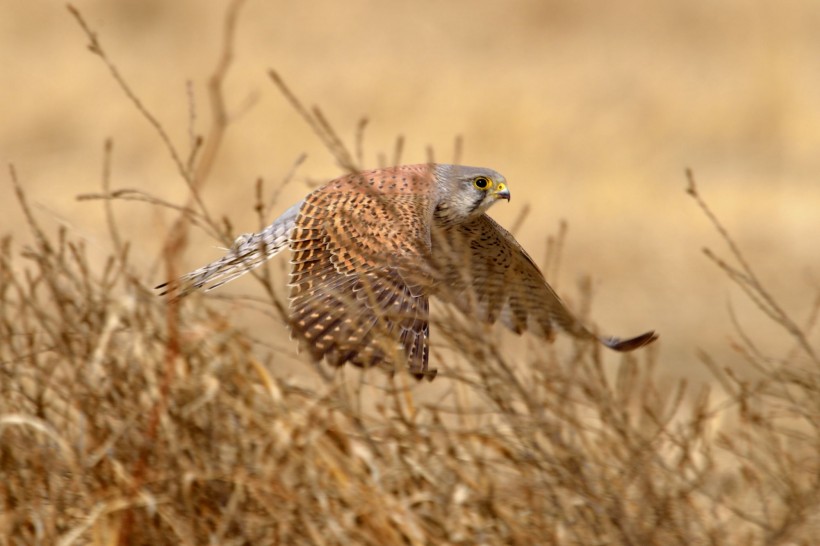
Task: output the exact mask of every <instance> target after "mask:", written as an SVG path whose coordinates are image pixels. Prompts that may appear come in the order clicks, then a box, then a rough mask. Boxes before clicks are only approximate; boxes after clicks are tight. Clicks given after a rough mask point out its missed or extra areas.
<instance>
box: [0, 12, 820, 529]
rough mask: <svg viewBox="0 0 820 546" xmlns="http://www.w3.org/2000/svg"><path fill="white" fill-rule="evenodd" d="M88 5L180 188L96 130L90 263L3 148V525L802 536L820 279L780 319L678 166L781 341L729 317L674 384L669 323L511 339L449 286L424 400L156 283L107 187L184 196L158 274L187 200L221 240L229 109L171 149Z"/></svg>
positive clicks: (327, 135)
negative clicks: (316, 361)
mask: <svg viewBox="0 0 820 546" xmlns="http://www.w3.org/2000/svg"><path fill="white" fill-rule="evenodd" d="M241 5H242V2H233V3H232V4H231V10H238V9H239V7H241ZM74 13H75V16H77V17H78V20H79V21H81V23H82V19H81V18H80V17H79V14H78V13H77V12H76V11H75V12H74ZM235 15H236V13H235V11H230V12H229V16H228V17H227V20H226V40H225V43H226V46H225V48H226V49H225V51H223V53H224V55H223V57H222V61H221V62H220V63H219V64H218V67H217V69H216V70H215V72H214V76H213V79H212V81H211V82H212V85H211V87H210V89H211V91H212V96H211V100H212V105H213V106H214V108H213V110H214V111H215V112H220V111H221V112H223V113H224V108H222V109H220V106H219V105H220V104H221V100H222V99H221V85H220V82H221V81H222V78H224V77H225V73H226V72H227V66H228V65H229V59H230V39H228V38H229V36H230V35H231V33H232V32H233V27H234V25H235ZM82 24H83V25H84V23H82ZM84 28H85V29H86V31H87V36H88V37H89V40H91V51H92V52H93V53H95V54H96V55H98V56H100V57H101V58H102V59H103V60H104V62H105V63H106V64H107V66H108V67H109V69H111V71H112V73H113V74H114V77H115V79H116V80H117V81H118V83H120V85H121V86H122V87H123V89H124V90H125V92H126V94H127V96H128V98H129V100H131V101H132V102H133V103H134V104H135V106H136V107H137V108H138V109H139V110H140V111H141V112H142V113H143V115H144V117H145V118H146V119H147V120H148V121H149V122H150V123H151V124H152V125H153V126H154V127H155V128H157V132H158V135H159V137H160V138H161V140H162V142H164V144H165V145H166V147H167V149H168V150H169V152H170V154H171V156H172V158H173V160H174V162H175V164H176V165H177V167H178V170H179V173H180V177H181V178H182V179H183V181H184V182H185V183H186V184H188V186H189V187H190V188H191V198H190V201H189V202H188V203H187V204H185V205H182V206H177V205H172V204H169V203H165V202H163V201H161V200H159V199H157V198H155V197H152V196H148V195H146V194H144V193H141V192H139V191H136V190H112V189H111V187H110V186H111V179H112V178H114V179H115V178H116V177H115V176H114V175H112V173H111V172H110V169H109V168H108V167H107V165H108V164H109V163H108V158H109V157H110V153H111V147H110V146H108V147H107V148H106V149H107V154H106V163H105V165H106V168H104V169H103V171H104V172H103V192H102V193H101V194H99V195H97V196H96V197H97V198H101V199H102V204H103V206H104V207H105V208H106V215H107V219H108V228H109V233H110V239H111V249H112V251H111V256H110V257H109V258H108V260H107V261H105V262H104V263H98V262H96V261H93V260H91V259H90V258H89V257H88V255H87V253H86V250H85V248H84V245H83V243H82V242H81V240H80V239H79V238H78V237H75V236H74V235H73V234H72V233H70V232H68V231H67V230H65V229H64V228H60V229H58V230H57V231H56V233H54V232H52V231H50V230H49V229H46V228H44V227H43V226H42V224H41V222H40V221H39V220H38V218H37V217H36V215H35V214H34V213H33V212H32V211H31V209H30V207H29V206H28V205H27V199H26V195H25V192H24V191H23V190H22V185H23V184H22V183H21V182H20V181H18V180H17V176H16V174H15V173H14V171H13V170H12V172H11V175H10V179H11V181H12V183H13V184H14V186H15V189H16V191H17V196H18V199H19V203H20V206H21V207H22V209H23V212H24V213H25V217H26V219H27V222H28V227H29V232H30V239H31V242H30V243H29V244H27V245H23V246H20V243H18V242H16V241H13V240H12V239H11V237H9V236H6V237H4V238H3V239H2V244H0V544H65V545H67V544H115V543H121V544H202V543H213V544H343V543H344V544H351V543H353V544H583V545H587V544H641V545H642V544H657V545H667V544H811V543H813V542H814V541H815V540H816V536H818V535H819V534H820V533H818V527H819V526H820V521H818V514H819V513H820V498H818V495H819V494H820V493H818V492H820V483H818V480H820V468H818V466H819V464H820V463H818V461H820V456H819V455H820V431H818V424H820V419H818V416H820V363H819V362H818V359H817V356H816V352H815V351H816V350H817V349H816V347H815V346H814V345H813V344H812V342H811V337H810V335H809V334H810V332H811V331H812V329H813V328H814V325H815V320H816V315H817V311H818V308H819V307H820V298H819V297H815V300H814V301H815V303H814V305H813V306H812V313H811V314H810V316H809V317H807V318H806V319H805V320H804V321H803V322H802V323H799V322H798V321H796V320H793V319H792V318H791V316H790V314H789V313H787V312H786V311H785V310H783V309H782V307H781V306H779V305H778V304H777V302H776V301H775V300H774V298H773V297H772V296H771V295H770V294H769V293H768V292H767V291H766V289H765V287H764V284H763V283H762V282H761V281H760V280H759V279H758V278H757V276H756V275H755V274H754V271H753V269H752V268H751V267H750V265H749V264H748V263H746V261H745V260H744V258H743V255H742V253H741V252H740V251H739V250H738V249H737V246H736V245H735V244H734V242H733V241H732V239H731V238H730V237H729V235H728V233H727V231H726V230H725V229H724V228H723V226H722V225H721V224H720V223H719V222H718V221H717V219H716V218H715V216H714V215H713V214H712V213H711V211H710V210H709V208H708V207H707V206H706V204H705V203H704V201H703V200H702V198H701V197H700V195H699V194H698V192H697V188H696V186H695V185H694V181H693V180H692V181H690V188H689V191H690V194H691V195H692V196H693V197H694V198H695V199H696V200H697V203H698V204H699V205H700V206H701V207H702V209H703V210H704V212H705V213H706V214H707V216H708V217H709V218H711V219H712V220H713V221H714V222H715V226H716V227H717V229H718V230H719V232H720V233H721V234H722V235H723V237H724V240H725V241H727V243H729V248H730V252H731V254H732V256H731V260H727V259H722V258H719V257H718V256H717V255H716V254H715V253H713V252H708V253H707V254H708V256H709V257H711V258H712V259H713V260H714V261H715V262H716V263H717V265H718V266H720V267H721V268H723V270H724V271H725V272H726V273H727V275H728V278H730V279H731V280H732V281H733V282H736V283H738V284H739V285H740V286H741V287H742V288H743V289H744V290H745V293H746V294H747V295H748V297H749V298H750V299H751V300H752V301H754V302H756V303H757V304H758V307H759V309H760V310H761V312H762V313H765V315H766V316H768V317H769V318H771V319H772V331H773V333H775V332H782V333H783V335H784V336H788V337H789V338H790V339H793V340H794V344H793V345H794V348H793V350H791V351H789V352H788V353H787V354H785V355H770V354H767V353H766V351H765V349H764V348H763V347H761V346H760V344H756V343H754V342H752V341H751V340H750V339H749V337H748V336H745V335H744V333H743V331H742V330H741V329H740V328H738V333H737V338H738V340H737V342H736V344H735V349H736V355H737V356H738V358H737V362H717V361H715V360H714V359H713V358H712V357H710V356H709V355H708V354H707V353H705V352H703V354H701V359H702V360H703V361H704V363H705V364H706V365H707V366H709V368H710V369H711V370H712V372H713V374H714V377H715V382H714V384H713V385H707V384H691V383H689V384H687V383H686V382H681V383H678V384H673V385H669V384H667V383H664V382H662V381H659V380H658V379H657V377H656V370H657V369H658V368H659V359H660V358H661V356H660V355H659V350H660V349H659V348H651V349H650V350H646V351H643V352H639V353H637V354H629V355H626V356H623V357H622V360H621V361H620V362H619V363H617V365H616V367H614V368H613V367H612V363H609V364H605V363H604V359H603V356H602V354H601V353H600V351H599V349H597V348H596V347H595V346H593V345H591V344H588V343H580V342H579V343H575V344H570V343H569V342H568V341H566V340H565V341H564V342H563V343H562V344H561V347H560V350H557V349H555V347H554V346H545V345H539V347H540V349H539V350H538V351H535V352H534V353H532V354H529V355H527V356H520V355H518V356H515V357H512V356H510V352H509V351H505V347H504V346H502V344H501V342H500V341H499V339H500V338H498V337H496V336H491V335H487V332H488V330H485V329H482V328H475V326H474V325H472V324H471V323H470V322H469V317H467V319H466V320H465V319H464V317H460V316H458V315H457V314H454V313H452V310H451V309H449V308H445V309H442V310H441V311H440V312H439V314H438V316H437V317H434V320H435V322H436V324H435V325H434V328H435V331H436V332H437V337H436V338H435V339H434V348H436V347H435V345H436V344H437V345H438V349H440V348H442V347H446V348H448V350H447V351H441V352H437V353H434V354H439V355H447V356H446V357H445V360H444V361H439V362H436V365H437V366H438V367H439V369H440V370H441V372H442V373H441V374H440V376H439V378H438V379H436V384H435V385H436V386H438V385H441V384H442V383H443V384H445V385H446V388H445V389H444V390H443V394H442V395H441V397H440V398H439V399H437V400H435V401H428V400H429V399H430V398H429V397H425V396H424V393H425V389H430V388H432V386H430V385H428V384H427V383H416V382H415V381H414V380H412V379H411V378H409V377H408V376H407V374H404V373H398V374H396V375H395V377H393V378H390V377H388V376H386V375H385V374H383V373H382V372H381V371H380V370H373V371H370V372H365V373H364V374H363V375H356V374H345V373H342V374H337V375H335V376H328V377H326V378H324V376H322V377H323V379H321V380H319V381H318V383H317V385H318V386H312V387H307V386H305V385H304V384H302V383H297V382H295V381H293V380H286V379H283V378H281V377H280V376H279V375H278V374H277V368H276V365H277V362H279V360H280V357H281V355H280V354H279V352H278V351H277V350H276V349H274V348H271V347H269V346H266V345H264V344H260V343H258V342H256V341H255V340H253V339H252V338H251V337H250V336H249V335H248V334H247V333H245V332H244V331H243V330H242V329H241V328H239V327H237V326H236V325H235V324H234V323H233V322H232V320H231V318H230V317H229V316H228V315H227V314H226V313H224V312H221V311H220V310H219V307H217V306H213V307H212V305H211V304H209V303H208V301H207V300H205V299H197V300H192V301H190V302H184V303H183V304H180V303H179V302H173V301H171V302H169V301H166V300H164V299H162V298H159V297H157V296H156V295H155V294H154V293H153V292H152V291H151V290H149V289H148V288H147V286H146V281H145V278H146V276H147V274H146V271H144V269H143V268H142V267H141V266H139V265H136V264H135V263H132V262H131V261H130V259H129V248H130V244H131V243H130V242H129V241H128V240H127V239H125V238H123V237H122V236H121V234H120V232H119V230H118V229H117V226H116V218H115V216H114V214H113V212H112V210H111V208H110V206H109V204H110V201H111V200H112V199H139V200H142V201H149V202H151V203H154V204H155V205H157V206H166V207H170V208H171V209H172V210H174V211H176V212H177V213H178V221H177V223H176V224H175V225H174V227H173V229H172V230H171V231H170V232H169V235H168V237H167V240H166V242H165V245H164V246H165V252H164V256H165V264H166V266H167V269H168V277H169V278H173V276H174V274H175V272H176V265H175V263H174V260H175V256H177V255H178V254H179V253H180V251H181V250H182V249H184V247H185V233H186V232H187V230H188V229H189V226H190V225H191V222H193V223H195V224H196V225H199V226H201V227H203V228H205V229H206V230H207V231H208V232H209V233H210V234H211V235H212V236H213V237H215V238H220V239H221V240H223V241H227V240H229V239H230V237H229V232H230V229H229V227H227V226H226V224H225V223H222V222H218V221H215V220H214V219H213V218H212V217H211V216H210V215H209V214H208V213H207V210H206V209H205V207H204V205H203V203H202V200H201V198H200V197H199V192H200V191H201V190H202V187H203V183H204V181H205V180H206V179H207V178H208V173H209V171H210V165H211V164H212V162H213V160H214V157H215V155H216V150H217V149H218V148H219V143H220V142H221V139H222V135H223V134H224V132H225V130H226V128H227V125H226V123H227V122H226V121H225V120H224V119H222V121H220V120H219V119H217V120H216V123H215V125H214V127H213V128H212V129H211V131H210V132H209V133H208V134H207V135H206V136H205V137H204V138H202V139H193V140H194V141H195V142H196V145H195V147H194V149H193V150H192V151H191V152H190V154H188V159H187V160H182V159H181V158H182V157H183V156H184V155H185V154H180V153H178V152H177V151H176V150H175V149H174V147H173V146H172V144H171V143H170V140H169V139H167V137H166V136H165V132H164V130H163V129H162V126H161V124H160V123H159V122H158V121H157V120H156V119H154V118H153V117H152V116H151V115H150V113H149V112H148V111H147V110H146V109H145V107H144V106H143V105H142V104H141V103H140V102H139V100H138V99H137V98H136V96H135V95H134V94H133V93H132V92H131V91H130V89H129V88H128V86H127V83H126V82H125V80H124V79H123V77H122V76H121V75H120V74H119V72H118V71H117V70H116V67H115V65H113V63H112V62H111V61H110V60H109V59H108V58H107V57H106V56H105V53H104V50H103V49H102V46H101V44H100V43H99V41H98V39H97V37H96V36H95V35H94V34H93V32H91V31H90V30H89V29H88V28H87V27H86V26H84ZM226 59H228V60H226ZM274 82H275V83H276V84H277V85H278V86H279V88H280V90H282V91H283V92H285V93H286V96H288V97H289V99H290V100H291V103H292V104H293V105H294V106H295V107H296V108H297V109H299V110H300V112H302V114H303V115H304V116H305V118H306V119H307V120H308V121H309V122H310V123H311V124H312V126H314V128H315V130H316V131H317V132H318V133H320V134H321V135H322V139H323V141H324V142H325V144H326V145H327V147H328V148H329V149H330V150H331V152H333V153H334V155H335V156H336V157H337V158H338V160H339V164H340V166H341V167H342V168H344V169H353V168H355V167H356V165H357V164H360V163H361V157H362V154H361V147H360V145H357V151H356V153H349V152H347V151H346V148H345V147H344V144H343V143H342V142H341V140H340V139H338V137H336V135H335V133H334V132H333V131H332V129H331V128H330V126H329V125H328V124H327V123H326V121H325V120H324V118H323V117H322V116H321V113H320V112H319V111H318V110H312V111H311V110H309V109H306V108H303V107H302V106H301V104H300V103H299V102H298V99H297V98H296V96H295V95H294V94H292V93H291V92H290V91H289V90H288V89H287V88H286V87H285V86H284V83H283V82H282V80H281V78H279V77H278V76H275V75H274ZM217 117H219V116H217ZM363 126H364V124H362V125H361V129H363ZM356 138H357V142H359V141H360V140H361V133H360V132H359V133H357V137H356ZM399 153H400V145H399V146H398V147H397V151H396V155H397V156H398V154H399ZM354 158H356V159H354ZM396 162H398V159H396ZM260 196H261V191H260ZM87 197H88V196H87ZM263 201H264V200H263V199H261V197H260V199H259V202H260V205H259V206H258V207H257V210H258V211H262V210H263V209H264V208H265V207H264V206H262V204H261V203H263ZM263 216H264V215H263V214H262V213H261V212H260V220H262V218H263ZM554 248H560V240H559V241H558V242H557V244H556V245H555V246H554ZM733 264H736V265H733ZM258 278H259V280H261V281H262V286H263V287H264V291H265V294H266V295H267V296H268V299H267V300H263V301H261V302H260V301H257V302H256V304H255V308H260V307H261V306H264V307H265V308H267V310H268V313H269V315H270V316H271V317H274V318H276V317H281V316H282V311H283V307H282V303H281V302H280V301H279V299H278V296H277V294H278V291H277V290H276V289H275V286H274V283H273V282H272V281H271V279H270V277H269V276H268V275H267V274H266V270H265V269H262V270H261V273H260V274H259V275H258ZM241 304H242V302H240V303H239V304H238V305H241ZM694 350H695V349H694V348H693V351H694ZM309 365H310V363H309V362H306V366H309ZM667 365H672V364H667ZM308 369H309V368H308ZM319 370H321V371H323V372H325V375H327V373H326V372H327V370H324V369H322V368H319Z"/></svg>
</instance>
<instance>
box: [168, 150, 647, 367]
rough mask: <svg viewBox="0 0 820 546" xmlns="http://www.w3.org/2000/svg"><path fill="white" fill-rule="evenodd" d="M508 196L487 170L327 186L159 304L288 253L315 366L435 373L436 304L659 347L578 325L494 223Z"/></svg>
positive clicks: (296, 330) (176, 286)
mask: <svg viewBox="0 0 820 546" xmlns="http://www.w3.org/2000/svg"><path fill="white" fill-rule="evenodd" d="M502 199H503V200H507V201H509V200H510V188H509V186H508V184H507V181H506V180H505V178H504V177H503V176H501V175H500V174H499V173H497V172H495V171H493V170H491V169H485V168H480V167H467V166H462V165H444V164H419V165H403V166H397V167H390V168H386V169H377V170H371V171H364V172H359V173H355V174H348V175H346V176H342V177H340V178H337V179H335V180H332V181H330V182H328V183H327V184H326V185H324V186H322V187H320V188H318V189H316V190H315V191H313V192H311V193H310V194H308V195H307V197H305V198H304V199H303V200H302V201H300V202H299V203H297V204H295V205H294V206H292V207H291V208H289V209H288V210H287V211H285V213H284V214H282V215H281V216H280V217H279V218H277V219H276V220H275V221H274V222H273V223H272V224H271V225H270V226H268V227H267V228H265V229H264V230H262V231H260V232H259V233H254V234H247V235H242V236H240V237H239V238H237V240H236V241H235V242H234V244H233V246H232V247H231V249H230V251H229V252H228V253H227V254H226V255H225V256H224V257H222V258H220V259H219V260H216V261H215V262H212V263H210V264H208V265H206V266H204V267H201V268H199V269H197V270H196V271H192V272H191V273H188V274H187V275H184V276H183V277H181V278H179V279H177V280H176V281H171V282H169V283H164V284H161V285H159V286H158V287H157V289H160V290H162V293H161V294H162V295H165V294H169V295H170V296H172V297H177V298H178V297H183V296H186V295H188V294H190V293H191V292H194V291H196V290H198V289H204V290H212V289H214V288H216V287H218V286H221V285H223V284H225V283H226V282H228V281H231V280H233V279H235V278H237V277H239V276H241V275H244V274H245V273H247V272H248V271H250V270H251V269H254V268H255V267H258V266H260V265H261V264H263V263H264V262H265V261H267V260H269V259H270V258H272V257H273V256H275V255H276V254H277V253H279V252H280V251H281V250H283V249H285V248H289V249H290V251H291V253H292V257H291V262H290V263H291V270H290V287H291V292H290V308H289V313H288V322H289V326H290V329H291V331H292V333H293V334H294V337H296V338H298V339H299V340H300V341H301V342H302V345H303V346H304V347H306V348H307V349H308V350H309V351H310V353H311V355H312V356H313V358H314V359H316V360H317V361H319V360H322V359H324V360H326V361H327V362H328V363H330V364H332V365H334V366H341V365H343V364H345V363H351V364H354V365H356V366H361V367H368V366H374V365H379V366H383V367H387V368H388V369H395V367H396V366H397V365H407V367H408V368H409V371H410V373H411V374H413V375H414V376H415V377H417V378H419V379H420V378H424V377H426V378H428V379H432V378H433V377H435V373H436V371H435V370H433V369H428V339H429V331H430V330H429V319H428V316H429V298H430V297H431V296H433V297H436V298H439V299H440V300H442V301H444V302H447V303H450V304H453V305H455V306H456V307H457V308H458V309H459V310H460V311H462V312H463V313H464V314H465V315H467V316H470V317H477V318H479V319H480V320H481V321H483V322H487V323H495V322H497V321H501V323H503V324H504V325H505V326H507V327H508V328H510V329H511V330H513V331H514V332H516V333H519V334H520V333H522V332H524V331H525V330H529V331H531V332H533V333H535V334H536V335H538V336H541V337H543V338H545V339H547V340H551V339H552V338H553V337H554V333H555V331H556V330H562V331H564V332H567V333H569V334H570V335H572V336H574V337H576V338H581V339H593V340H597V341H598V342H600V343H602V344H604V345H605V346H607V347H609V348H611V349H614V350H616V351H632V350H634V349H637V348H639V347H643V346H644V345H647V344H649V343H651V342H652V341H654V340H655V339H657V335H656V334H655V332H651V331H650V332H647V333H645V334H642V335H639V336H637V337H633V338H629V339H620V338H616V337H602V336H596V335H595V334H593V333H592V332H590V331H589V330H588V329H587V328H586V327H584V325H583V324H581V323H580V322H579V321H578V320H577V319H576V318H575V317H574V316H573V315H572V313H570V311H569V310H568V309H567V307H566V306H565V305H564V303H563V302H562V301H561V299H560V298H559V297H558V295H557V294H556V293H555V291H554V290H553V289H552V288H551V287H550V286H549V284H547V281H546V280H545V279H544V276H543V274H542V273H541V271H540V270H539V269H538V266H536V265H535V262H533V260H532V258H530V257H529V255H528V254H527V253H526V252H525V251H524V249H523V248H522V247H521V245H520V244H518V242H517V241H516V240H515V239H514V238H513V236H512V235H511V234H510V233H509V232H507V231H506V230H505V229H504V228H502V227H501V226H500V225H498V224H497V223H496V222H495V221H494V220H493V219H492V218H490V217H489V216H487V214H486V211H487V209H489V208H490V207H491V206H492V205H493V204H495V203H496V202H498V201H500V200H502Z"/></svg>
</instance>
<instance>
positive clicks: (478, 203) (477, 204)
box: [470, 193, 485, 214]
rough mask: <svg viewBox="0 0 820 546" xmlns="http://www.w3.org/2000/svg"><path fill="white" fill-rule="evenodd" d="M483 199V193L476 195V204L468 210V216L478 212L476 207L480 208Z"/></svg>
mask: <svg viewBox="0 0 820 546" xmlns="http://www.w3.org/2000/svg"><path fill="white" fill-rule="evenodd" d="M484 197H485V194H484V193H480V194H478V199H476V202H475V203H474V204H473V207H472V208H471V209H470V214H472V213H474V212H475V211H477V210H478V207H480V206H481V203H483V202H484Z"/></svg>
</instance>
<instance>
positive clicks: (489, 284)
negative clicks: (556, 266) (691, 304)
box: [433, 214, 657, 351]
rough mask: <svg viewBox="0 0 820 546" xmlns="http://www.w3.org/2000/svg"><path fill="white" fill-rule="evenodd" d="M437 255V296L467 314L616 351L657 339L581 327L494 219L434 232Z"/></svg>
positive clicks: (651, 334) (649, 334) (651, 335)
mask: <svg viewBox="0 0 820 546" xmlns="http://www.w3.org/2000/svg"><path fill="white" fill-rule="evenodd" d="M433 256H434V258H435V263H436V267H437V269H438V271H439V273H440V275H441V280H443V282H444V284H443V285H442V284H440V286H444V287H446V288H445V289H443V290H437V291H436V295H437V296H438V297H440V298H442V299H443V300H445V301H448V302H450V303H453V304H455V305H456V306H457V307H459V308H460V309H461V310H462V311H463V312H465V313H467V314H472V313H476V312H477V313H478V314H479V315H480V316H481V317H482V318H483V319H484V320H486V321H488V322H490V323H494V322H496V321H498V320H500V321H501V322H502V323H504V324H505V325H506V326H507V327H508V328H510V329H511V330H513V331H515V332H516V333H521V332H523V331H525V330H531V331H534V332H535V333H536V334H538V335H541V336H543V337H545V338H547V339H552V338H553V336H554V335H555V331H556V330H563V331H565V332H567V333H569V334H571V335H572V336H574V337H577V338H589V339H597V340H598V341H600V342H601V343H603V344H604V345H606V346H607V347H609V348H611V349H615V350H616V351H632V350H634V349H637V348H639V347H642V346H644V345H646V344H648V343H651V342H652V341H654V340H655V339H656V338H657V335H656V334H655V333H654V332H647V333H645V334H642V335H640V336H637V337H634V338H629V339H620V338H616V337H599V336H596V335H594V334H593V333H592V332H590V331H589V330H588V329H587V328H586V327H584V325H583V324H581V323H580V322H579V321H578V320H577V319H576V318H575V317H574V316H573V315H572V313H570V311H569V310H568V309H567V307H566V305H564V302H562V301H561V299H560V298H559V297H558V295H557V294H556V293H555V291H554V290H553V289H552V288H551V287H550V286H549V284H547V281H546V280H545V279H544V275H543V274H542V273H541V271H540V270H539V269H538V266H536V265H535V262H533V260H532V258H530V257H529V255H528V254H527V253H526V252H525V251H524V249H523V248H522V247H521V245H519V244H518V242H517V241H516V240H515V239H514V238H513V236H512V235H511V234H510V233H509V232H507V231H506V230H505V229H504V228H502V227H501V226H499V225H498V224H497V223H496V222H495V221H494V220H493V219H492V218H490V217H489V216H487V215H486V214H483V215H481V216H479V217H478V218H476V219H475V220H472V221H470V222H467V223H464V224H460V225H457V226H452V227H446V228H441V229H437V230H435V232H434V234H433Z"/></svg>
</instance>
